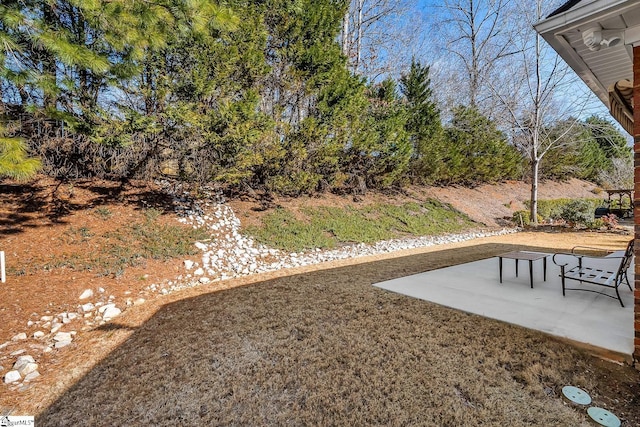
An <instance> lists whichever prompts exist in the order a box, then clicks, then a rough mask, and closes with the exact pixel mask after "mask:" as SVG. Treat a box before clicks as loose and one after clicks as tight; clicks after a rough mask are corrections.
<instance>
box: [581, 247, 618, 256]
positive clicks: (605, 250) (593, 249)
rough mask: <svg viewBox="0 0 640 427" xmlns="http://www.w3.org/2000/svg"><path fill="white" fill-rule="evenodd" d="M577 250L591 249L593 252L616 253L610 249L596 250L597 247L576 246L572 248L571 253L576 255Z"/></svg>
mask: <svg viewBox="0 0 640 427" xmlns="http://www.w3.org/2000/svg"><path fill="white" fill-rule="evenodd" d="M576 249H590V250H592V251H601V252H606V253H608V254H610V253H613V252H615V251H612V250H609V249H604V248H596V247H593V246H574V247H573V248H571V253H572V254H575V251H576Z"/></svg>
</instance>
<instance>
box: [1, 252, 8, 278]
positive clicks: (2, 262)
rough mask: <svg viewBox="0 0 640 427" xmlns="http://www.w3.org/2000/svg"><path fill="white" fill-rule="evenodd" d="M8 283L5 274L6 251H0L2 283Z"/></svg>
mask: <svg viewBox="0 0 640 427" xmlns="http://www.w3.org/2000/svg"><path fill="white" fill-rule="evenodd" d="M6 281H7V276H6V275H5V273H4V251H0V282H2V283H4V282H6Z"/></svg>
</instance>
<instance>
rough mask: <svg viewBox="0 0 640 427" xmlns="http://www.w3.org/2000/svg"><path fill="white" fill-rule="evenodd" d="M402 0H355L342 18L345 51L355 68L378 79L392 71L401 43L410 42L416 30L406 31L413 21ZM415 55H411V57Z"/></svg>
mask: <svg viewBox="0 0 640 427" xmlns="http://www.w3.org/2000/svg"><path fill="white" fill-rule="evenodd" d="M407 10H408V8H407V7H406V6H405V5H404V3H403V2H402V1H401V0H351V1H350V5H349V10H348V12H347V13H346V14H345V16H344V18H343V20H342V34H341V44H342V52H343V53H344V54H345V56H346V57H347V58H348V59H349V66H350V67H351V70H352V71H353V72H354V73H356V74H360V75H364V76H366V77H368V78H369V79H370V80H375V79H376V78H377V77H379V76H380V75H382V74H387V73H389V72H392V71H393V70H392V68H393V66H392V65H393V64H394V62H395V61H394V56H395V55H394V54H395V53H396V52H398V51H399V50H400V49H399V45H405V46H407V45H410V44H409V41H408V37H409V36H411V35H413V36H415V32H413V33H408V32H405V31H403V29H405V28H403V27H406V26H407V25H410V24H411V19H410V17H407V16H405V15H404V14H405V12H406V11H407ZM410 57H411V55H410V54H409V55H407V58H410Z"/></svg>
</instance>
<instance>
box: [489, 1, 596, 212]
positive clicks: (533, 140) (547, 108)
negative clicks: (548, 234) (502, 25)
mask: <svg viewBox="0 0 640 427" xmlns="http://www.w3.org/2000/svg"><path fill="white" fill-rule="evenodd" d="M546 3H547V4H546V5H545V1H544V0H536V1H535V2H530V1H527V0H522V1H521V2H519V3H517V4H515V6H516V7H517V8H518V9H517V16H518V19H519V22H520V23H521V24H522V25H521V26H520V28H519V31H518V32H517V33H514V34H513V35H512V42H511V43H512V44H513V45H514V46H513V49H514V51H517V52H519V53H518V54H517V55H514V56H513V57H512V58H511V60H510V61H509V62H508V64H506V65H505V66H504V67H503V73H504V74H503V75H502V77H501V78H500V79H499V80H497V81H493V82H489V87H490V88H491V89H492V92H493V94H494V95H495V96H496V98H497V99H499V100H500V101H501V106H502V108H503V109H504V112H505V117H506V118H507V120H508V122H509V124H510V127H511V132H512V138H513V142H514V144H516V145H517V146H518V148H519V149H520V150H521V151H522V152H523V153H525V154H526V155H527V157H528V160H529V165H530V174H531V200H530V202H531V204H530V216H531V221H532V223H533V224H537V213H538V182H539V179H540V162H541V160H542V159H543V157H544V156H545V155H546V154H547V153H549V151H550V150H551V149H553V148H560V147H562V145H563V144H569V143H571V142H572V138H573V136H574V134H577V133H578V131H579V130H580V129H579V128H580V126H579V123H580V122H579V119H578V118H579V117H581V116H584V114H585V113H586V110H587V108H588V107H589V106H590V105H592V104H591V103H592V102H593V97H592V96H591V94H590V92H589V91H587V90H586V88H584V86H582V85H580V84H578V81H577V77H576V76H575V74H574V73H573V72H572V71H571V70H570V69H569V68H568V66H567V65H566V64H565V63H564V61H562V60H561V59H560V58H559V57H558V55H556V54H555V52H554V51H553V50H552V49H551V48H550V47H549V46H548V45H546V44H545V43H544V42H543V40H542V38H541V37H540V36H539V35H538V34H537V33H536V32H535V30H534V28H533V24H535V23H536V22H539V21H540V20H541V19H542V18H543V17H544V16H546V13H547V12H548V8H549V7H550V5H549V3H550V2H546ZM545 6H546V7H545ZM560 122H562V123H563V126H562V127H558V126H554V124H556V125H557V124H558V123H560Z"/></svg>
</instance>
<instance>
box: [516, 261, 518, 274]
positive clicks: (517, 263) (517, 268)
mask: <svg viewBox="0 0 640 427" xmlns="http://www.w3.org/2000/svg"><path fill="white" fill-rule="evenodd" d="M516 277H518V260H516Z"/></svg>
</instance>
